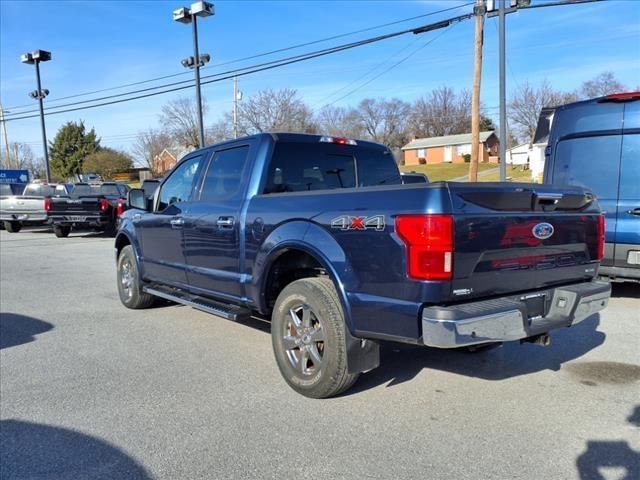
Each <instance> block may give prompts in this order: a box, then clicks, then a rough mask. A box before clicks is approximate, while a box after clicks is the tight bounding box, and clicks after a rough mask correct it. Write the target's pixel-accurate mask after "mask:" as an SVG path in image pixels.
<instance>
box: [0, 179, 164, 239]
mask: <svg viewBox="0 0 640 480" xmlns="http://www.w3.org/2000/svg"><path fill="white" fill-rule="evenodd" d="M158 184H159V181H158V180H145V181H144V182H143V185H142V188H143V189H144V191H145V192H146V194H147V195H149V196H151V195H153V192H154V191H155V188H156V187H157V186H158ZM19 191H20V187H16V186H11V185H2V191H1V192H0V193H2V195H0V222H1V223H2V225H3V227H4V228H5V229H6V230H7V231H8V232H10V233H17V232H19V231H20V230H21V229H22V227H23V226H33V225H35V226H37V225H50V226H52V227H53V231H54V233H55V235H56V236H57V237H67V236H68V235H69V233H70V232H71V230H72V229H74V228H76V229H85V228H93V229H94V230H97V231H104V232H106V233H108V234H111V235H113V234H115V231H116V225H117V219H118V217H119V216H120V215H122V213H123V212H124V211H125V210H127V208H128V203H127V193H128V191H129V186H128V185H126V184H124V183H117V182H102V183H97V184H94V183H91V184H90V183H84V182H82V183H74V184H68V183H60V184H51V183H31V184H29V185H27V186H26V187H25V188H24V191H23V192H22V193H21V194H19V193H18V192H19Z"/></svg>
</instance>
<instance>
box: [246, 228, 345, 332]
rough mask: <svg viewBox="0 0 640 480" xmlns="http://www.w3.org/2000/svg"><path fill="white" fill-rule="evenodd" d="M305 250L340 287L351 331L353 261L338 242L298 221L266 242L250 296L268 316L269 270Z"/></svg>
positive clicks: (256, 262)
mask: <svg viewBox="0 0 640 480" xmlns="http://www.w3.org/2000/svg"><path fill="white" fill-rule="evenodd" d="M293 249H295V250H301V251H304V252H306V253H308V254H309V255H311V256H312V257H314V258H315V259H316V260H317V261H318V262H319V263H320V264H321V265H322V267H323V268H324V269H325V270H326V271H327V273H329V275H330V277H331V280H333V283H334V285H335V287H336V291H337V292H338V297H339V298H340V302H341V303H342V308H343V310H344V313H345V321H346V323H347V326H348V328H349V331H350V332H352V333H353V331H354V325H353V321H352V316H351V308H350V306H349V301H348V299H347V294H346V292H347V291H349V289H351V288H353V287H354V286H355V285H356V284H357V279H356V277H355V274H354V271H353V268H352V267H351V263H350V262H349V259H348V257H347V255H346V253H345V252H344V250H343V249H342V247H341V246H340V245H339V244H338V242H337V241H336V240H335V239H334V238H333V237H332V236H331V235H330V234H329V233H328V232H327V231H326V230H325V229H324V228H322V227H320V226H319V225H317V224H315V223H312V222H309V221H302V220H295V221H291V222H287V223H285V224H282V225H280V226H279V227H277V228H276V229H274V230H273V231H272V232H271V233H270V234H269V235H268V236H267V238H266V239H265V240H264V241H263V242H262V244H261V245H260V248H259V250H258V253H257V255H256V259H255V263H254V269H255V270H254V272H255V273H254V275H253V279H252V282H251V285H250V287H249V288H250V289H251V292H249V296H250V297H251V298H253V299H255V300H256V303H257V304H258V305H259V306H260V310H261V311H262V312H266V311H267V310H268V307H267V305H266V297H265V291H266V282H267V278H268V275H269V270H270V269H271V266H272V265H273V263H274V262H275V261H276V260H277V258H278V257H279V256H280V255H282V254H283V253H285V252H287V251H288V250H293Z"/></svg>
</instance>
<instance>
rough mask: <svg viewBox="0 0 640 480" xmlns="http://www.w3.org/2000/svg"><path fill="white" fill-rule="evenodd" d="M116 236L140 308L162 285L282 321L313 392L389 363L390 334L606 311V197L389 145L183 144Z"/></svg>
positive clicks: (283, 349)
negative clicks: (418, 180)
mask: <svg viewBox="0 0 640 480" xmlns="http://www.w3.org/2000/svg"><path fill="white" fill-rule="evenodd" d="M128 202H129V205H130V207H132V208H131V209H130V210H128V211H126V212H124V214H123V215H122V222H121V225H120V229H119V231H118V234H117V237H116V242H115V249H116V257H117V268H118V273H117V275H118V290H119V294H120V298H121V300H122V303H123V304H124V305H125V306H126V307H129V308H145V307H148V306H150V305H151V303H152V302H153V299H154V298H155V297H162V298H165V299H170V300H173V301H176V302H180V303H183V304H186V305H191V306H193V307H195V308H198V309H201V310H204V311H207V312H210V313H214V314H216V315H219V316H222V317H225V318H228V319H236V320H237V319H241V318H243V317H249V316H260V317H263V318H268V319H270V320H271V336H272V343H273V349H274V353H275V358H276V361H277V364H278V367H279V368H280V371H281V373H282V375H283V377H284V378H285V380H286V381H287V382H288V383H289V385H290V386H291V387H293V388H294V389H295V390H296V391H298V392H300V393H302V394H303V395H307V396H309V397H315V398H322V397H328V396H331V395H336V394H338V393H340V392H342V391H344V390H345V389H347V388H349V387H350V386H351V385H352V384H353V383H354V382H355V381H356V379H357V377H358V375H359V374H360V373H361V372H364V371H368V370H371V369H373V368H375V367H377V366H378V364H379V342H380V341H384V340H391V341H395V342H405V343H411V344H419V345H427V346H431V347H440V348H454V347H464V346H477V345H484V344H491V343H499V342H503V341H509V340H528V341H538V342H540V343H546V341H547V340H548V335H547V334H548V332H549V331H551V330H553V329H557V328H560V327H568V326H571V325H574V324H575V323H577V322H579V321H581V320H583V319H585V318H586V317H588V316H590V315H591V314H593V313H595V312H597V311H599V310H601V309H603V308H604V307H605V306H606V304H607V302H608V299H609V296H610V287H609V284H608V283H605V282H601V281H597V280H596V279H595V277H596V275H597V273H598V266H599V260H600V259H601V258H602V254H603V248H604V243H603V242H604V238H603V236H604V219H603V216H602V215H601V213H600V209H599V207H598V204H597V201H596V199H595V198H594V196H593V195H592V194H591V193H590V192H589V191H588V190H586V189H583V188H580V187H561V188H559V187H554V186H552V185H544V186H541V185H534V184H531V185H529V184H506V183H485V184H478V183H446V182H435V183H428V184H426V183H424V184H415V185H403V184H402V180H401V177H400V173H399V171H398V167H397V165H396V162H395V160H394V158H393V155H392V154H391V152H390V151H389V149H388V148H386V147H384V146H381V145H378V144H374V143H370V142H365V141H360V140H358V141H354V140H350V139H344V138H336V137H326V136H323V137H321V136H317V135H302V134H288V133H285V134H280V133H278V134H259V135H255V136H251V137H246V138H241V139H237V140H233V141H229V142H225V143H221V144H218V145H214V146H211V147H207V148H203V149H201V150H198V151H195V152H192V153H190V154H188V155H187V156H185V158H183V159H182V160H181V161H180V162H179V163H178V164H177V165H176V166H175V167H174V169H173V170H172V172H171V173H170V174H169V175H167V176H166V177H165V179H164V180H163V181H162V183H161V185H160V186H159V187H158V189H157V190H156V192H155V194H154V197H153V198H152V199H149V198H147V197H146V196H145V195H144V192H143V191H142V190H135V189H134V190H131V192H130V193H129V198H128Z"/></svg>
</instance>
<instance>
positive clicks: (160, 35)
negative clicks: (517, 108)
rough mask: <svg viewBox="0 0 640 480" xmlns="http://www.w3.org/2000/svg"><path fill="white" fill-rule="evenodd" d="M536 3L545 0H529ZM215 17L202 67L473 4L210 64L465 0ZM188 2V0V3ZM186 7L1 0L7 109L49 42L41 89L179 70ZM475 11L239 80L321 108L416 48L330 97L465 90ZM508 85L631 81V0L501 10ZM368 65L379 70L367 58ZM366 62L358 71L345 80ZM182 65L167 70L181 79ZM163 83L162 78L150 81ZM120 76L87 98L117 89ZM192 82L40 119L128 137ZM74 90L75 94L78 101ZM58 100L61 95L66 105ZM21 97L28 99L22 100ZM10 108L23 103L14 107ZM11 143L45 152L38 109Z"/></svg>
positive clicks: (635, 66) (639, 65)
mask: <svg viewBox="0 0 640 480" xmlns="http://www.w3.org/2000/svg"><path fill="white" fill-rule="evenodd" d="M533 2H534V4H535V3H541V0H533ZM214 3H215V6H216V15H215V16H213V17H209V18H207V19H205V20H204V21H202V22H201V23H200V24H199V27H200V28H199V30H200V46H201V52H206V53H209V54H210V55H211V56H212V57H213V60H212V62H211V64H210V65H212V66H211V67H210V68H208V69H206V70H204V71H203V75H204V74H207V73H214V72H217V71H221V70H222V69H225V70H226V69H228V68H233V67H240V66H244V65H248V64H250V63H252V62H257V61H264V60H270V59H275V58H279V57H280V56H286V55H290V54H298V53H303V52H305V51H309V50H312V49H316V48H326V47H329V46H333V45H336V44H338V43H343V42H348V41H354V40H358V39H361V38H365V37H369V36H373V35H378V34H382V33H387V32H391V31H396V30H401V29H404V28H409V27H415V26H419V25H422V24H425V23H430V22H432V21H435V20H438V19H443V18H447V17H449V16H452V15H454V14H457V13H458V12H460V13H463V12H467V11H469V9H470V8H471V7H464V8H460V9H459V10H455V11H453V12H446V13H442V14H439V15H434V16H431V17H426V18H422V19H417V20H414V21H410V22H404V23H400V24H397V25H393V26H389V27H385V28H381V29H376V30H372V31H369V32H365V33H361V34H357V35H352V36H348V37H345V38H340V39H337V40H333V41H328V42H325V43H321V44H318V45H313V46H310V47H306V48H301V49H299V50H294V51H291V52H285V53H282V54H276V55H274V56H271V57H266V58H261V59H258V60H252V61H248V62H244V63H234V64H231V65H228V66H224V67H218V68H216V66H215V65H216V64H219V63H223V62H228V61H230V60H235V59H238V58H241V57H245V56H248V55H252V54H256V53H261V52H265V51H269V50H273V49H277V48H281V47H287V46H290V45H294V44H298V43H303V42H306V41H313V40H317V39H321V38H325V37H329V36H332V35H337V34H342V33H346V32H351V31H354V30H358V29H363V28H367V27H372V26H376V25H380V24H384V23H387V22H392V21H395V20H400V19H404V18H408V17H412V16H416V15H421V14H426V13H429V12H434V11H437V10H441V9H443V8H448V7H453V6H456V5H464V4H466V3H469V2H468V1H459V0H437V1H414V2H409V1H406V2H405V1H378V2H368V1H353V2H338V1H322V2H320V1H318V2H314V1H305V2H303V1H280V2H278V1H268V2H267V1H265V2H232V1H218V2H214ZM187 4H188V3H187ZM179 6H182V3H181V2H180V1H179V0H172V1H168V2H165V1H154V2H143V1H77V2H72V1H47V2H37V1H28V2H18V1H6V0H4V1H1V2H0V100H1V102H2V105H3V106H4V107H5V109H9V110H11V112H12V113H15V112H19V111H21V110H25V109H27V108H28V109H31V108H36V107H37V103H36V102H35V101H33V100H31V99H30V98H29V97H28V96H27V92H29V91H30V90H33V89H34V88H35V72H34V68H33V67H32V66H28V65H23V64H21V63H20V61H19V57H20V54H21V53H24V52H27V51H32V50H35V49H38V48H41V49H44V50H50V51H51V52H52V54H53V60H52V61H51V62H48V63H45V64H43V65H42V77H43V87H44V88H48V89H49V90H50V91H51V93H50V95H49V97H48V98H47V102H48V101H51V103H50V105H51V106H53V105H55V103H54V102H53V101H54V100H55V99H57V98H60V97H63V96H67V95H73V94H76V93H82V92H87V91H92V90H99V89H103V88H110V87H114V86H118V85H122V84H125V83H130V82H136V81H141V80H146V79H149V78H153V77H156V76H161V75H169V74H174V73H181V72H184V71H186V70H185V69H183V67H182V66H181V65H180V60H181V59H182V58H184V57H186V56H189V55H191V53H192V44H191V28H190V26H188V25H182V24H178V23H175V22H173V21H172V18H171V12H172V10H173V9H174V8H176V7H179ZM496 22H497V21H496V20H495V19H490V20H488V21H487V23H486V25H485V47H484V71H483V78H482V102H483V104H484V105H485V106H486V107H487V112H488V113H489V114H490V115H492V116H495V114H496V113H497V107H498V101H497V98H498V76H497V73H498V56H497V23H496ZM473 28H474V26H473V21H466V22H463V23H460V24H457V25H455V26H454V27H452V28H450V29H449V30H447V31H446V32H445V33H443V34H442V31H437V32H431V33H427V34H423V35H420V36H416V35H406V36H402V37H398V38H395V39H391V40H387V41H385V42H380V43H377V44H374V45H368V46H364V47H360V48H357V49H354V50H350V51H347V52H342V53H338V54H335V55H331V56H327V57H323V58H319V59H314V60H310V61H307V62H303V63H298V64H294V65H290V66H287V67H283V68H279V69H274V70H271V71H268V72H263V73H258V74H254V75H250V76H245V77H241V78H240V89H241V90H242V91H243V92H244V94H245V96H250V95H252V94H253V93H255V92H257V91H258V90H260V89H263V88H282V87H290V88H294V89H296V90H298V92H299V94H300V95H301V97H303V98H304V99H305V100H306V101H307V103H309V104H310V105H311V106H313V107H321V106H322V105H324V104H325V103H327V102H331V101H334V100H336V99H338V98H339V97H340V96H342V95H344V94H345V93H348V92H349V91H351V90H353V89H354V88H355V87H357V86H359V85H360V84H362V83H364V82H365V81H366V80H367V79H369V78H371V77H372V76H374V75H376V74H377V73H379V72H381V71H383V70H384V69H385V68H387V67H388V66H390V65H392V64H394V63H395V62H397V61H398V60H399V59H401V58H402V57H404V56H406V55H407V54H409V53H410V52H412V51H416V50H417V49H418V48H420V47H421V46H422V45H424V44H425V43H426V42H428V41H430V40H432V39H433V38H434V37H436V36H438V35H441V36H439V37H438V38H437V39H436V40H434V41H433V42H432V43H430V44H429V45H427V46H425V47H424V48H421V49H420V50H418V51H417V52H416V53H415V54H414V55H413V56H411V58H409V59H408V60H407V61H405V62H404V63H402V64H401V65H399V66H397V67H395V68H393V69H392V70H390V71H389V72H387V73H386V74H384V75H382V76H380V77H379V78H377V79H376V80H374V81H372V82H371V83H369V84H368V85H365V86H363V87H362V88H359V89H357V90H356V91H355V92H354V93H352V94H351V95H349V96H348V97H347V98H344V99H342V100H340V101H339V102H337V103H336V104H337V105H349V104H355V103H357V102H358V101H360V100H361V99H362V98H366V97H392V96H395V97H398V98H401V99H403V100H406V101H411V100H413V99H415V98H417V97H419V96H421V95H423V94H425V93H428V92H429V91H430V90H432V89H433V88H435V87H438V86H441V85H448V86H451V87H453V88H455V89H462V88H470V87H471V84H472V76H473ZM507 58H508V64H509V68H508V77H507V94H508V93H509V91H510V89H513V88H515V87H516V86H517V85H518V84H520V83H522V82H524V81H529V82H531V83H534V84H535V83H537V82H540V81H542V80H543V79H545V78H546V79H548V80H549V81H550V82H551V83H552V84H553V85H554V86H555V87H556V88H559V89H564V90H573V89H576V88H578V87H579V86H580V84H581V83H582V82H583V81H584V80H587V79H589V78H592V77H594V76H595V75H597V74H598V73H600V72H602V71H604V70H610V71H613V72H614V73H615V75H616V76H617V77H618V78H619V79H620V80H621V81H622V82H623V83H625V84H626V85H628V86H629V87H630V88H633V87H636V86H637V85H638V84H640V0H611V1H605V2H599V3H594V4H587V5H571V6H563V7H554V8H544V9H534V10H529V11H521V12H518V13H516V14H512V15H509V16H508V17H507ZM376 68H377V69H376ZM365 74H368V75H369V76H365V77H364V78H362V80H360V81H359V82H356V83H353V85H351V86H350V87H349V88H345V87H347V86H348V85H350V84H352V82H354V81H356V80H357V79H359V78H361V77H362V76H363V75H365ZM190 78H192V77H191V73H187V74H184V75H182V76H179V77H176V78H172V79H168V80H165V82H171V81H178V80H187V79H190ZM159 83H161V82H159ZM150 85H155V84H145V85H141V86H137V87H128V88H126V89H122V90H114V91H109V92H105V93H103V94H96V95H94V96H102V95H109V94H115V93H121V92H123V91H126V90H128V89H133V88H143V87H147V86H150ZM232 88H233V86H232V82H231V81H230V80H227V81H223V82H218V83H213V84H211V85H207V86H204V87H203V95H204V96H205V97H206V99H207V102H208V104H209V107H210V109H209V114H208V115H207V119H206V122H207V124H211V123H213V122H214V121H215V120H216V119H217V118H218V117H219V116H220V115H221V113H222V112H224V111H226V110H230V108H231V102H232ZM192 94H193V92H192V91H191V90H187V91H183V92H176V93H173V94H167V95H162V96H156V97H150V98H147V99H144V100H138V101H132V102H127V103H123V104H118V105H112V106H107V107H101V108H95V109H90V110H84V111H79V112H72V113H65V114H60V115H51V116H48V117H47V118H46V122H47V133H48V136H49V139H52V138H53V136H54V135H55V132H56V131H57V129H58V128H59V127H60V126H61V125H62V124H63V123H65V122H67V121H70V120H79V119H82V120H84V121H85V123H86V125H87V126H88V127H95V128H96V131H97V132H98V134H99V135H100V136H101V137H102V139H103V141H102V143H103V145H106V146H110V147H113V148H120V149H125V150H126V149H128V148H129V147H130V144H131V142H132V140H133V138H134V136H135V134H136V132H137V131H139V130H142V129H146V128H148V127H155V126H158V119H157V115H158V113H159V112H160V108H161V106H162V105H163V104H164V103H166V102H167V101H168V100H170V99H171V98H175V97H178V96H184V95H192ZM87 98H91V96H89V97H82V98H77V99H72V100H69V101H74V100H84V99H87ZM66 102H67V101H65V102H60V103H66ZM24 105H27V106H28V107H21V106H24ZM15 107H19V108H15ZM7 128H8V133H9V140H10V141H20V142H27V143H29V144H30V146H31V147H32V149H33V150H34V152H35V153H36V154H37V155H41V153H42V146H41V144H40V127H39V119H38V118H31V119H25V120H18V121H13V122H7Z"/></svg>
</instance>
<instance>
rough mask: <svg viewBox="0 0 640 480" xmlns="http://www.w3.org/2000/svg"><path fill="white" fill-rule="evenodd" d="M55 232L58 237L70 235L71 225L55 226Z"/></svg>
mask: <svg viewBox="0 0 640 480" xmlns="http://www.w3.org/2000/svg"><path fill="white" fill-rule="evenodd" d="M53 233H55V235H56V237H58V238H64V237H68V236H69V233H71V227H68V226H54V227H53Z"/></svg>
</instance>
